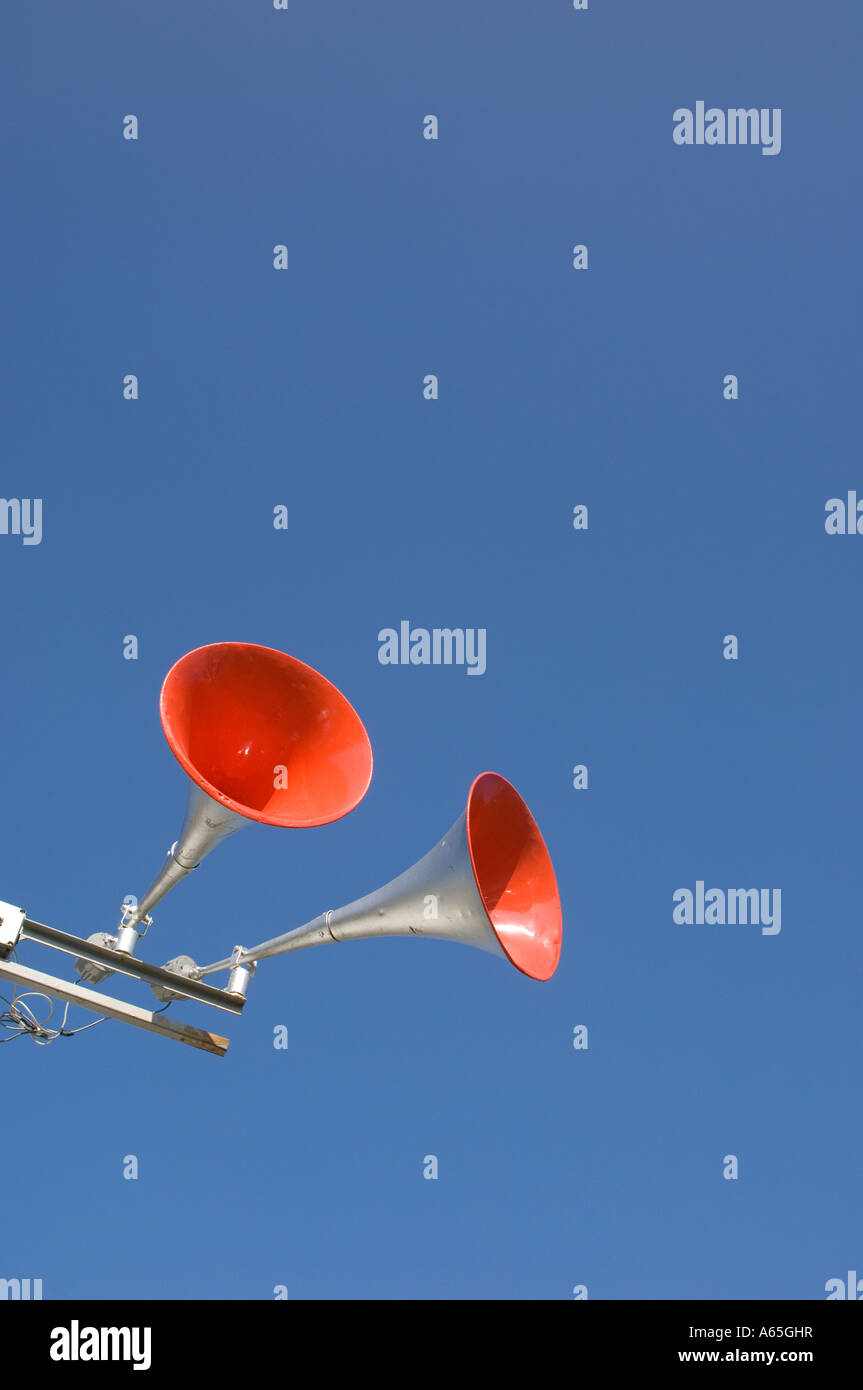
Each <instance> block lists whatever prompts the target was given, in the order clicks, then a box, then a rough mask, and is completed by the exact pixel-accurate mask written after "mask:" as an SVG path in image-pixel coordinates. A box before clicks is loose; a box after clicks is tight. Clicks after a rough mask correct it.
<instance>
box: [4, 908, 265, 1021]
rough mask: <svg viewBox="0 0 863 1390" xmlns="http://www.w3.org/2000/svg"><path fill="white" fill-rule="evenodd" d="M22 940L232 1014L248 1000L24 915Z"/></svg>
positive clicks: (240, 1008)
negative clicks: (169, 990) (78, 958)
mask: <svg viewBox="0 0 863 1390" xmlns="http://www.w3.org/2000/svg"><path fill="white" fill-rule="evenodd" d="M19 939H20V940H21V941H24V940H25V939H26V940H27V941H37V942H39V944H40V945H42V946H52V947H53V948H54V949H55V950H57V951H65V952H66V954H67V955H70V956H79V957H80V958H81V960H87V961H91V962H92V964H93V965H102V966H104V967H105V969H106V970H110V971H113V972H115V973H116V974H118V975H129V976H131V978H132V979H133V980H142V981H143V982H144V984H148V985H162V986H164V987H165V988H166V989H171V990H173V991H174V993H175V994H181V995H183V997H184V998H186V999H195V1000H197V1002H198V1003H199V1004H212V1005H213V1007H214V1008H216V1009H224V1010H225V1012H226V1013H229V1014H240V1013H242V1012H243V1005H244V1004H245V1002H246V1001H245V999H244V998H243V996H242V995H240V994H229V993H228V991H227V990H225V989H216V987H215V986H214V985H206V984H204V983H203V981H201V980H190V979H187V978H186V976H184V975H177V974H175V973H174V971H173V970H165V969H163V968H162V966H160V965H149V964H148V963H147V961H144V960H136V959H135V957H134V956H129V955H126V954H125V953H124V952H122V951H112V950H111V949H110V947H108V946H97V945H96V943H95V942H93V941H85V940H84V939H83V937H80V936H72V935H70V933H69V932H64V931H58V930H57V928H56V927H46V926H44V925H43V924H42V923H41V922H33V921H31V920H30V918H29V917H25V918H24V923H23V925H22V927H21V936H20V938H19Z"/></svg>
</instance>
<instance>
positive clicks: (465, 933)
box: [198, 811, 506, 978]
mask: <svg viewBox="0 0 863 1390" xmlns="http://www.w3.org/2000/svg"><path fill="white" fill-rule="evenodd" d="M374 936H422V937H427V938H430V939H438V940H441V941H458V942H461V943H462V944H463V945H465V946H476V947H478V948H479V949H480V950H481V951H488V952H489V953H490V954H491V955H495V956H499V957H500V958H501V959H502V960H505V959H506V953H505V951H504V950H503V947H502V946H501V945H500V943H499V941H498V939H497V936H496V935H495V933H494V930H493V929H492V926H491V923H490V922H489V919H488V914H487V912H486V910H485V907H484V905H483V901H482V898H481V896H480V893H479V889H478V888H477V885H476V879H475V877H474V872H473V866H472V864H471V857H470V849H469V847H468V841H467V812H466V811H463V812H462V814H461V815H460V816H459V818H458V820H457V821H456V822H455V824H454V825H453V826H452V827H451V829H450V830H448V831H447V833H446V835H445V836H444V837H443V839H442V840H440V841H439V842H438V843H437V844H436V845H435V847H434V849H432V850H430V851H429V853H428V854H426V855H425V856H424V857H423V858H422V859H420V860H419V862H418V863H416V864H414V865H413V866H412V868H410V869H407V870H406V871H405V872H404V873H403V874H400V875H399V877H398V878H394V879H393V880H392V882H391V883H387V884H385V885H384V887H383V888H378V889H377V890H376V892H374V893H368V894H366V896H365V897H363V898H357V899H356V901H355V902H352V903H348V905H347V906H346V907H339V908H336V909H334V910H333V911H331V912H324V913H322V914H321V916H320V917H316V918H315V919H314V921H312V922H307V923H306V925H305V926H303V927H297V928H296V930H295V931H291V932H286V933H285V935H283V936H276V937H274V938H273V939H272V940H271V941H264V942H262V943H261V945H260V946H254V947H252V948H251V949H250V950H239V949H238V950H237V952H235V954H234V956H233V957H231V958H229V959H228V960H224V961H218V962H216V964H215V965H208V966H205V967H203V968H202V969H200V970H199V972H198V974H199V978H200V977H202V976H203V975H209V974H211V973H212V972H214V971H216V970H224V969H227V968H228V967H229V966H236V965H247V964H249V963H250V962H251V961H257V960H264V959H266V958H267V957H269V956H280V955H284V954H285V952H287V951H297V950H300V949H301V948H302V947H304V946H320V945H325V944H327V943H328V942H331V941H353V940H357V939H358V938H361V937H374Z"/></svg>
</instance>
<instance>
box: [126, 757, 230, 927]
mask: <svg viewBox="0 0 863 1390" xmlns="http://www.w3.org/2000/svg"><path fill="white" fill-rule="evenodd" d="M245 824H246V817H245V816H241V815H240V814H239V813H238V812H237V811H231V810H229V809H228V807H227V806H223V805H222V804H221V802H219V801H216V800H215V799H214V798H213V797H212V796H210V795H209V794H208V793H207V792H205V791H202V789H201V788H200V787H199V786H197V784H196V783H194V782H193V783H192V785H191V789H190V791H189V802H188V806H187V808H186V819H185V820H184V822H183V829H182V830H181V832H180V838H179V840H178V841H177V843H176V844H175V845H172V847H171V849H170V850H169V852H168V858H167V860H166V862H165V864H164V865H163V867H162V869H161V870H160V871H159V873H158V874H157V875H156V877H155V879H154V880H153V882H152V883H151V884H150V887H149V888H148V889H147V891H146V893H145V894H144V896H143V898H142V899H141V901H140V902H139V903H138V906H137V907H136V908H134V909H133V910H132V913H131V915H130V916H129V915H127V916H124V918H123V921H122V922H121V924H120V925H121V926H122V927H126V928H128V927H136V926H137V925H138V924H139V923H140V922H142V921H143V920H144V918H145V917H146V916H147V914H148V913H149V912H150V909H151V908H153V907H155V906H156V903H158V902H161V900H162V898H164V896H165V894H166V893H169V892H170V890H171V889H172V888H173V887H174V884H175V883H179V881H180V879H181V878H185V877H186V876H187V875H188V874H190V873H191V872H192V870H193V869H197V867H198V865H199V864H200V862H201V860H202V859H204V858H205V857H206V855H208V854H209V853H210V851H211V850H212V849H215V847H216V845H219V844H221V842H222V841H223V840H226V839H227V838H228V836H229V835H233V833H234V831H235V830H239V828H240V826H241V825H245Z"/></svg>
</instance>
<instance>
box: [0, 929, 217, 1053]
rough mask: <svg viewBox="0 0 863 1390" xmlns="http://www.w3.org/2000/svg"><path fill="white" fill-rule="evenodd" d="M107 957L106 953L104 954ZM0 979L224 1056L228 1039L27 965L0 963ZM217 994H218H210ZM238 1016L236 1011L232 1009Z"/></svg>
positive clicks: (170, 976)
mask: <svg viewBox="0 0 863 1390" xmlns="http://www.w3.org/2000/svg"><path fill="white" fill-rule="evenodd" d="M108 954H110V952H109V953H108ZM160 973H161V974H163V975H164V974H167V975H168V976H169V978H170V979H172V980H176V978H177V977H176V976H172V975H171V974H170V971H164V970H163V971H161V972H160ZM0 980H11V981H12V983H13V984H16V985H21V986H23V987H25V988H27V989H37V990H44V991H45V993H46V994H51V995H53V996H54V997H55V998H57V999H61V1000H62V1001H63V1003H66V1004H79V1005H80V1006H81V1008H82V1009H92V1011H93V1012H94V1013H97V1014H104V1016H105V1017H106V1018H114V1019H117V1020H119V1022H121V1023H131V1024H133V1025H134V1026H135V1027H136V1028H145V1029H146V1030H147V1031H148V1032H150V1033H159V1034H160V1035H161V1036H162V1037H163V1038H170V1039H173V1041H174V1042H181V1043H186V1044H187V1046H188V1047H197V1048H199V1049H200V1050H201V1051H202V1052H211V1053H213V1054H214V1055H215V1056H216V1057H224V1055H225V1053H226V1052H227V1050H228V1045H229V1039H228V1038H222V1037H220V1036H219V1034H218V1033H208V1032H206V1031H205V1030H204V1029H203V1028H194V1027H193V1026H192V1024H191V1023H181V1022H180V1021H179V1020H178V1019H176V1018H166V1017H165V1015H164V1014H155V1013H150V1011H149V1009H139V1008H138V1007H137V1005H135V1004H126V1003H125V1002H124V1001H123V1000H122V999H111V998H110V996H109V995H107V994H97V993H96V991H95V990H92V989H84V987H83V986H82V985H73V984H70V983H69V982H68V981H67V980H58V979H56V978H55V977H54V976H53V975H43V973H42V971H41V970H31V969H30V968H29V966H26V965H18V964H17V962H15V961H9V960H0ZM214 992H215V993H218V991H214ZM236 1012H237V1013H239V1009H237V1010H236Z"/></svg>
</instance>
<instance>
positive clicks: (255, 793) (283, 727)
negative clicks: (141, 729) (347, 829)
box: [121, 642, 372, 928]
mask: <svg viewBox="0 0 863 1390" xmlns="http://www.w3.org/2000/svg"><path fill="white" fill-rule="evenodd" d="M159 709H160V713H161V717H162V727H163V729H164V731H165V737H166V738H167V740H168V743H169V744H170V747H171V751H172V752H173V753H174V755H175V757H176V758H177V761H178V762H179V763H180V765H181V766H182V767H183V768H184V770H185V771H186V772H187V773H188V775H189V777H190V779H191V782H192V786H191V789H190V793H189V805H188V809H187V812H186V819H185V822H184V824H183V829H182V831H181V833H180V838H179V840H178V841H177V843H176V844H175V845H174V846H173V847H172V849H171V851H170V853H169V855H168V861H167V863H166V864H165V866H164V868H163V869H162V871H161V873H160V874H159V875H158V876H157V878H156V879H155V881H154V883H153V884H152V885H151V887H150V888H149V889H148V891H147V893H145V895H144V897H143V898H142V899H141V902H140V903H139V905H138V907H137V908H136V909H135V910H134V912H132V913H130V914H127V915H126V916H125V917H124V919H123V922H122V923H121V927H123V928H134V927H135V926H136V925H137V924H138V923H139V922H141V921H142V920H143V919H144V918H145V917H146V916H147V914H148V913H149V911H150V909H151V908H152V907H154V906H155V904H156V903H157V902H159V900H160V899H161V898H163V897H164V896H165V894H166V893H167V892H168V891H169V889H171V888H172V887H173V886H174V884H175V883H176V882H177V881H178V880H179V879H181V878H184V877H185V876H186V874H188V873H190V872H191V870H192V869H194V868H196V867H197V865H198V864H200V862H201V860H202V859H203V858H204V856H205V855H206V854H209V853H210V850H212V849H214V848H215V846H216V845H217V844H219V843H220V842H221V841H222V840H224V839H225V838H226V837H227V836H228V835H231V834H232V833H233V832H234V831H235V830H238V829H239V827H240V826H241V825H243V824H245V822H246V821H249V820H252V821H260V822H262V823H263V824H264V825H280V826H287V827H291V828H293V829H301V828H306V827H309V826H314V825H327V824H329V822H330V821H335V820H339V819H340V818H341V817H342V816H346V815H347V814H348V812H349V811H352V810H353V809H354V807H355V806H357V805H358V804H359V802H360V801H362V799H363V797H364V796H365V794H366V792H367V790H368V787H369V783H370V781H371V777H372V750H371V744H370V743H369V737H368V734H367V733H366V731H365V728H364V727H363V723H362V721H361V719H360V717H359V715H358V714H357V713H356V711H355V710H354V709H353V707H352V706H351V704H350V703H349V701H348V700H346V699H345V697H344V695H342V693H341V691H339V690H337V689H336V687H335V686H334V685H332V684H331V682H330V681H328V680H326V679H325V678H324V677H323V676H322V675H320V674H319V673H318V672H317V671H313V670H312V668H311V666H306V665H305V664H304V663H303V662H302V661H298V660H297V659H296V657H293V656H287V655H286V654H285V653H284V652H279V651H275V650H273V648H272V647H258V646H254V645H252V644H251V643H249V642H216V643H214V644H212V645H211V646H207V647H198V648H197V649H196V650H195V651H192V652H187V654H186V655H185V656H183V657H181V658H180V660H179V661H178V662H177V663H176V665H175V666H172V667H171V670H170V671H169V672H168V674H167V676H166V677H165V683H164V685H163V686H162V695H161V699H160V703H159Z"/></svg>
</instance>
